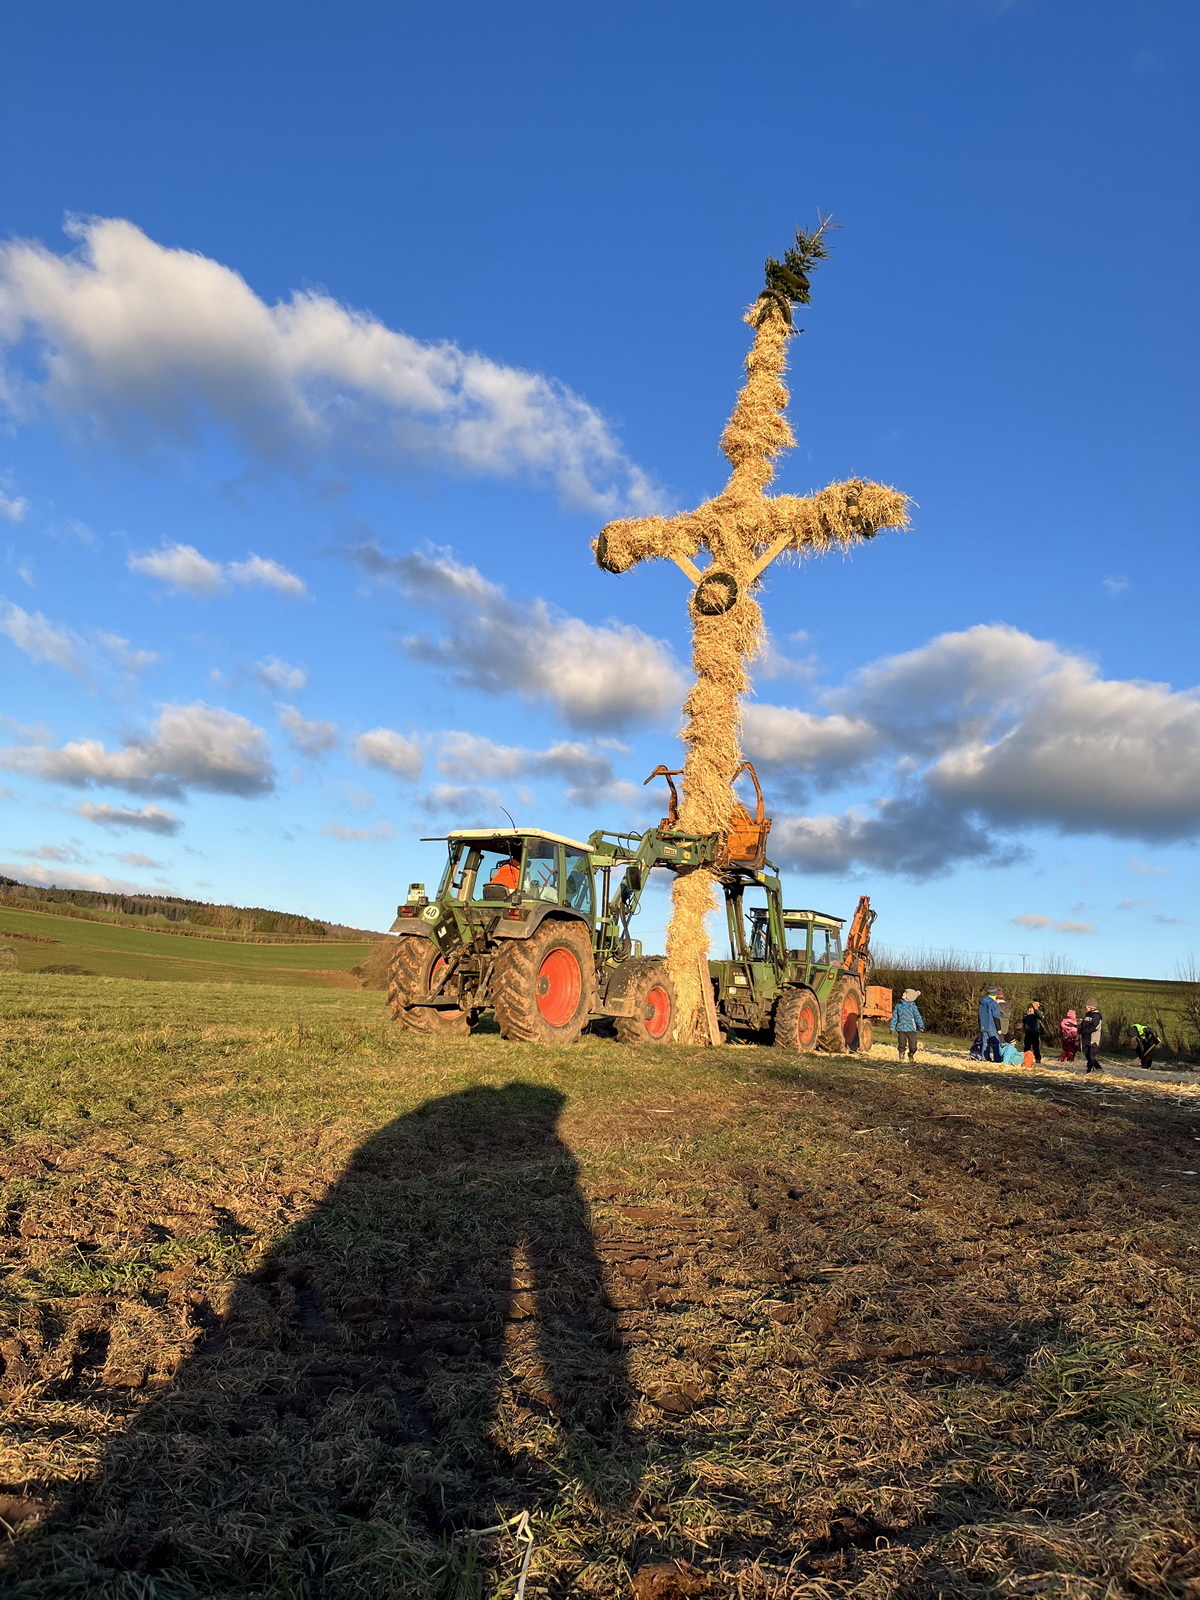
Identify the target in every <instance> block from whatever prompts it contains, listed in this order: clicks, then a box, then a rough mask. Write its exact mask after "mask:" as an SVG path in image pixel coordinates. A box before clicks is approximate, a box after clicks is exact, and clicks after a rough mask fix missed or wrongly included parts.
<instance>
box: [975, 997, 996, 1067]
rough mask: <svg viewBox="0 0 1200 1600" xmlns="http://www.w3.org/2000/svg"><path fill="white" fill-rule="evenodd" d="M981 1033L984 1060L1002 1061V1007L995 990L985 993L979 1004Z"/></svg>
mask: <svg viewBox="0 0 1200 1600" xmlns="http://www.w3.org/2000/svg"><path fill="white" fill-rule="evenodd" d="M979 1031H980V1033H981V1034H982V1035H983V1059H984V1060H985V1061H999V1059H1000V1007H999V1005H998V1004H997V1001H996V991H995V989H987V990H985V991H984V993H983V996H982V998H981V999H980V1002H979Z"/></svg>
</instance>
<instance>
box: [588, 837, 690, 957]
mask: <svg viewBox="0 0 1200 1600" xmlns="http://www.w3.org/2000/svg"><path fill="white" fill-rule="evenodd" d="M588 843H589V845H590V848H591V852H592V857H593V859H595V858H596V857H599V858H600V861H601V863H603V862H604V861H605V859H607V860H608V861H610V862H611V863H612V864H613V865H614V866H616V865H618V864H620V863H622V862H623V863H624V864H625V871H624V872H623V873H622V874H621V876H620V877H619V878H618V879H617V882H616V884H615V886H614V887H613V888H612V889H611V891H610V892H609V896H608V902H607V904H606V905H605V907H604V915H603V924H604V932H603V933H602V942H603V944H604V945H605V946H606V947H607V952H608V953H609V954H610V955H611V956H615V957H616V958H617V959H618V960H621V959H623V958H624V957H625V956H626V955H628V953H629V948H630V940H629V924H630V923H631V922H632V921H633V919H634V917H635V916H636V915H637V910H638V907H639V905H640V904H641V900H642V892H643V890H644V889H645V887H646V882H647V880H648V878H649V877H650V874H651V872H652V871H653V870H654V868H655V867H666V868H667V870H668V871H669V872H687V871H690V870H691V869H692V868H693V867H704V866H708V865H710V864H711V863H712V861H713V860H714V859H715V858H716V855H717V852H718V850H719V849H720V844H721V836H720V834H716V833H707V834H701V833H679V832H678V831H676V830H675V829H674V828H647V829H646V831H645V833H643V834H636V833H615V834H606V833H604V832H603V831H599V830H598V831H597V832H596V833H593V834H592V835H591V837H590V839H589V841H588Z"/></svg>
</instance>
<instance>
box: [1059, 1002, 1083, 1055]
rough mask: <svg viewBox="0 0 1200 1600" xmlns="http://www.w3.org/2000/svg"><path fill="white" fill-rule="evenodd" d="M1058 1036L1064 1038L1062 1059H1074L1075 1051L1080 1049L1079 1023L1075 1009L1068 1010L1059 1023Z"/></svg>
mask: <svg viewBox="0 0 1200 1600" xmlns="http://www.w3.org/2000/svg"><path fill="white" fill-rule="evenodd" d="M1058 1036H1059V1038H1060V1039H1061V1040H1062V1054H1061V1055H1060V1056H1059V1058H1058V1059H1059V1060H1060V1061H1074V1059H1075V1052H1076V1050H1078V1049H1079V1023H1078V1021H1077V1020H1076V1017H1075V1012H1074V1010H1071V1011H1068V1012H1067V1014H1066V1016H1065V1017H1064V1018H1063V1019H1062V1021H1061V1022H1060V1023H1059V1025H1058Z"/></svg>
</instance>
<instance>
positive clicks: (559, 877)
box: [437, 828, 593, 922]
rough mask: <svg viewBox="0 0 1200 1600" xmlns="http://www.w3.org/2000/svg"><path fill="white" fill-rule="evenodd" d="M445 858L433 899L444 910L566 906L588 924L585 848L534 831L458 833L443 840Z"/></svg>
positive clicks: (588, 874) (462, 830)
mask: <svg viewBox="0 0 1200 1600" xmlns="http://www.w3.org/2000/svg"><path fill="white" fill-rule="evenodd" d="M446 845H447V848H448V852H449V854H448V859H447V861H446V870H445V872H444V873H443V875H442V881H441V883H440V884H439V886H438V891H437V899H438V901H439V903H440V904H442V905H458V906H468V905H473V906H475V905H478V906H482V905H492V906H494V905H496V904H504V905H506V906H518V905H522V904H524V903H525V902H528V901H534V902H537V903H541V904H545V903H549V904H551V905H560V906H567V907H569V908H570V909H571V910H572V911H577V912H578V913H579V914H580V915H581V916H584V917H586V918H587V919H588V921H589V922H590V921H591V919H592V913H593V888H592V867H591V860H590V857H589V853H588V846H587V845H586V844H582V843H580V841H579V840H578V839H568V838H566V837H564V835H562V834H559V833H547V832H544V831H542V830H541V829H538V828H521V829H518V830H516V831H514V832H507V833H500V832H492V831H490V830H487V829H483V828H460V829H458V830H456V831H455V832H454V833H451V834H450V835H448V837H447V839H446Z"/></svg>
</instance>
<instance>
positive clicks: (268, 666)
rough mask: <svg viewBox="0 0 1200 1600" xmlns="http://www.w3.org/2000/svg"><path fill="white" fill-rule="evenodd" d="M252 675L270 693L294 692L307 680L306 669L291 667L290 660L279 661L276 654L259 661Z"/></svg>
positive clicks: (302, 686) (301, 687)
mask: <svg viewBox="0 0 1200 1600" xmlns="http://www.w3.org/2000/svg"><path fill="white" fill-rule="evenodd" d="M254 676H255V677H256V678H257V679H258V681H259V683H261V684H262V686H263V688H264V689H269V690H270V691H271V693H272V694H283V693H284V691H285V690H286V691H287V692H288V693H289V694H296V693H297V691H298V690H300V689H303V688H304V686H305V684H306V683H307V682H308V669H307V668H305V667H293V666H292V665H291V663H290V662H287V661H280V659H279V658H278V656H268V657H267V659H266V660H265V661H260V662H258V663H257V665H256V666H255V668H254Z"/></svg>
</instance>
